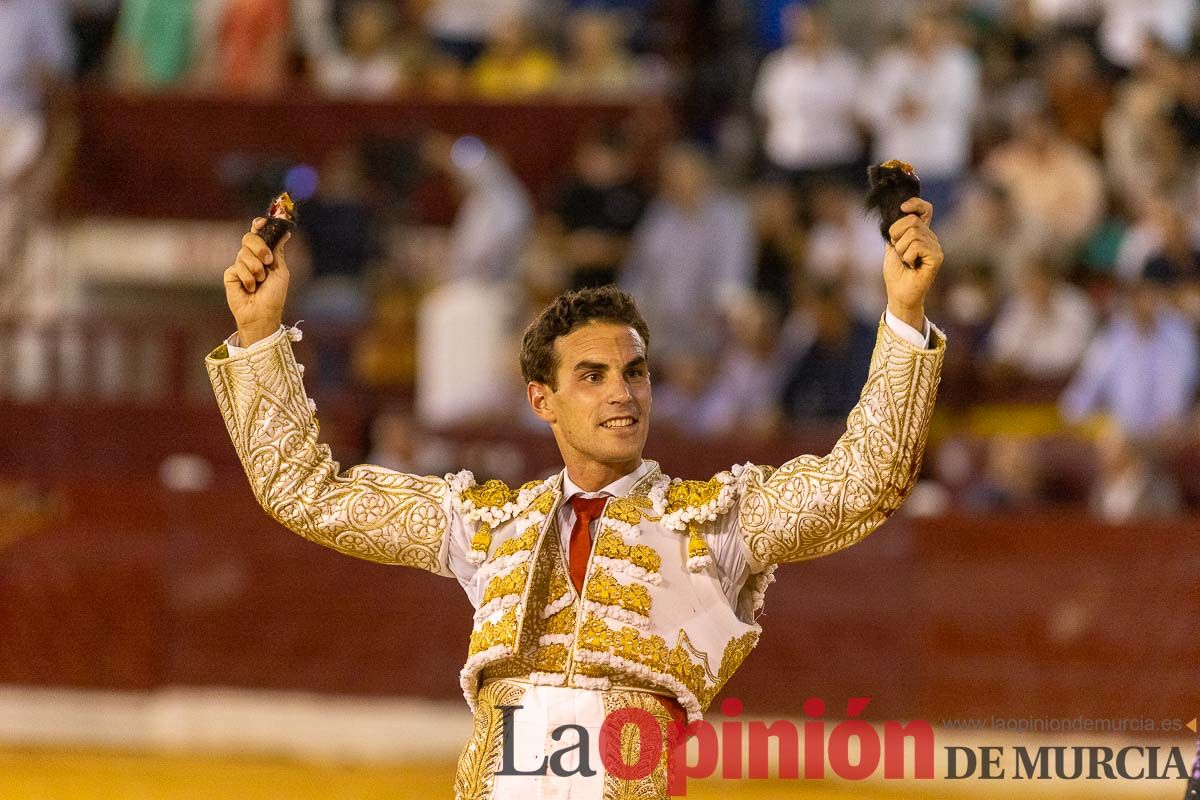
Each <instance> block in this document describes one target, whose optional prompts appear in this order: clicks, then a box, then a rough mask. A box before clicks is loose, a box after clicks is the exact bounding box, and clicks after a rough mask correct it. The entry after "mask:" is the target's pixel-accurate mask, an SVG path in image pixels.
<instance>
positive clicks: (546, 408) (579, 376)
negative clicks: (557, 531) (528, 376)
mask: <svg viewBox="0 0 1200 800" xmlns="http://www.w3.org/2000/svg"><path fill="white" fill-rule="evenodd" d="M554 348H555V355H556V357H557V362H558V372H557V385H556V386H555V388H553V389H551V388H550V387H548V386H543V385H540V384H539V385H538V388H537V389H536V390H535V391H534V392H532V393H531V399H533V401H534V410H535V411H536V412H537V413H538V416H540V417H542V419H544V420H546V421H547V422H549V423H550V427H551V428H552V429H553V431H554V436H555V439H557V441H558V446H559V449H560V450H562V451H563V458H564V460H565V461H566V462H567V463H568V464H570V463H571V462H572V461H573V460H580V459H582V460H586V461H593V462H597V463H600V464H604V465H608V466H612V467H615V468H617V469H618V471H624V470H623V467H624V466H626V465H631V466H630V469H633V468H636V467H637V465H638V464H639V463H640V462H641V458H642V449H643V448H644V447H645V445H646V436H647V435H648V434H649V432H650V371H649V367H648V365H647V363H646V344H645V342H643V341H642V337H641V336H639V335H638V333H637V332H636V331H635V330H634V329H633V328H631V327H629V326H628V325H621V324H619V323H611V322H591V323H588V324H587V325H584V326H582V327H579V328H576V329H575V330H573V331H571V333H569V334H567V335H566V336H562V337H560V338H558V339H556V340H555V342H554Z"/></svg>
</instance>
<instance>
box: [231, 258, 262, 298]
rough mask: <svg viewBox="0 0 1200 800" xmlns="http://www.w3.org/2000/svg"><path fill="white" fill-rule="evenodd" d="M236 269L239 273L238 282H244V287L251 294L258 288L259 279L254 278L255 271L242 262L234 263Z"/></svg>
mask: <svg viewBox="0 0 1200 800" xmlns="http://www.w3.org/2000/svg"><path fill="white" fill-rule="evenodd" d="M233 269H234V271H235V272H236V273H237V279H238V282H239V283H241V284H242V288H243V289H245V290H246V291H247V292H250V293H251V294H253V293H254V290H255V289H257V288H258V281H256V280H254V273H253V272H251V271H250V270H248V269H246V266H245V265H244V264H242V263H240V262H239V263H237V264H234V265H233Z"/></svg>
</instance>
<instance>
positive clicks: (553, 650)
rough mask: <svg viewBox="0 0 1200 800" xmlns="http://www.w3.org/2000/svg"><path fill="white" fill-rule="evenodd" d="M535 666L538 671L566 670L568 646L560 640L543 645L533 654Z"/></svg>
mask: <svg viewBox="0 0 1200 800" xmlns="http://www.w3.org/2000/svg"><path fill="white" fill-rule="evenodd" d="M533 667H534V669H536V670H537V671H538V672H566V670H567V646H566V645H565V644H561V643H559V642H554V643H553V644H544V645H541V646H540V647H538V649H537V652H536V653H535V654H534V656H533Z"/></svg>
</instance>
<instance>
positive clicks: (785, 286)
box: [752, 182, 807, 317]
mask: <svg viewBox="0 0 1200 800" xmlns="http://www.w3.org/2000/svg"><path fill="white" fill-rule="evenodd" d="M752 204H753V209H754V231H755V235H756V238H757V241H758V254H757V257H756V258H755V264H754V290H755V291H756V292H758V293H759V294H761V295H763V296H764V297H766V298H768V299H769V300H770V301H771V303H772V304H773V306H774V308H775V310H776V311H777V312H779V313H782V314H783V316H784V317H786V316H787V315H788V314H789V313H790V312H791V310H792V292H793V289H794V287H795V284H796V281H797V280H799V278H800V276H801V275H802V274H803V272H804V255H805V246H806V244H807V237H806V234H805V231H804V228H803V227H801V225H800V204H799V201H798V199H797V197H796V193H795V192H794V191H793V190H792V188H791V186H790V185H788V184H786V183H779V182H773V183H764V184H761V185H759V186H757V187H756V188H755V189H754V195H753V200H752Z"/></svg>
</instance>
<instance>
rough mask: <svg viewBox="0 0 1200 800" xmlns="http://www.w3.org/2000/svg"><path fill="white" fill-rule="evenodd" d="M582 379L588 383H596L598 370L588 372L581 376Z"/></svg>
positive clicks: (598, 374) (598, 376) (598, 375)
mask: <svg viewBox="0 0 1200 800" xmlns="http://www.w3.org/2000/svg"><path fill="white" fill-rule="evenodd" d="M583 379H584V380H585V381H587V382H588V383H597V382H599V380H600V373H599V372H589V373H588V374H587V375H584V376H583Z"/></svg>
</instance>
